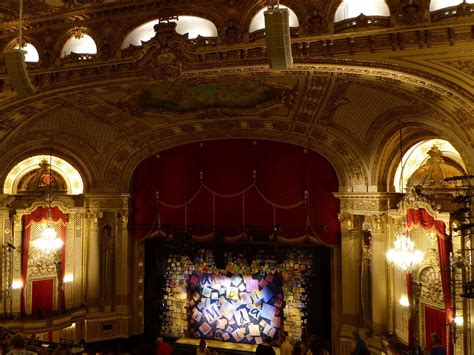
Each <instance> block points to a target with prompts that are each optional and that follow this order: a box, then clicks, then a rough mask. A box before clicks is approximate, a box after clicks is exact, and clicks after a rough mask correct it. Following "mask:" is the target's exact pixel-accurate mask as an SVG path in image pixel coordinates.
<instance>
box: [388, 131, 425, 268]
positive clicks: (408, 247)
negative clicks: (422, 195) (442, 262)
mask: <svg viewBox="0 0 474 355" xmlns="http://www.w3.org/2000/svg"><path fill="white" fill-rule="evenodd" d="M400 164H401V174H402V178H401V180H402V191H403V189H404V188H405V185H404V183H403V150H402V125H401V123H400ZM401 220H402V232H401V233H400V234H399V235H397V236H396V237H395V240H394V241H393V248H391V249H389V250H388V251H387V254H386V256H387V261H388V262H389V263H390V264H392V265H393V266H395V267H396V268H397V269H400V270H403V271H406V272H410V271H411V270H412V269H413V268H414V267H416V266H417V265H418V264H420V263H421V262H422V261H423V256H424V255H423V252H422V251H420V250H418V249H416V248H415V243H414V242H413V240H412V239H411V238H410V235H409V234H408V233H406V234H405V233H403V231H404V230H405V197H403V198H402V218H401Z"/></svg>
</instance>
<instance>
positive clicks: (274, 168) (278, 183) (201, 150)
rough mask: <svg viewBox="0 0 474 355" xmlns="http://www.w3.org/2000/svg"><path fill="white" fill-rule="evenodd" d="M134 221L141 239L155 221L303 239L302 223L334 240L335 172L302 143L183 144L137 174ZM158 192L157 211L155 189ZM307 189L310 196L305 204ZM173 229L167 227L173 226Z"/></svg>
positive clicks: (148, 162)
mask: <svg viewBox="0 0 474 355" xmlns="http://www.w3.org/2000/svg"><path fill="white" fill-rule="evenodd" d="M133 186H134V187H133V190H134V199H133V211H134V212H133V221H134V226H135V236H136V237H137V238H138V239H141V238H143V237H145V236H146V235H147V234H148V233H150V231H151V229H152V227H153V223H154V221H155V217H156V216H157V215H159V221H155V222H158V224H160V225H161V226H162V227H163V226H165V225H169V226H174V227H175V228H179V227H180V226H182V227H184V226H185V225H186V226H188V227H193V234H196V233H195V230H198V231H200V233H201V234H206V233H208V232H210V231H212V229H213V226H217V227H218V228H219V230H220V231H222V232H224V233H225V234H226V235H236V234H239V233H240V232H242V231H243V230H244V229H248V230H249V231H252V230H254V231H259V232H261V233H265V234H267V235H269V234H272V233H273V227H274V226H275V225H280V226H282V231H281V236H282V237H286V238H295V237H301V236H302V235H304V234H305V233H306V232H307V228H306V225H307V224H311V225H313V226H321V225H326V226H327V228H326V229H323V228H315V232H316V234H317V236H318V237H319V238H321V239H322V240H324V241H325V242H326V243H328V244H331V245H337V244H338V243H339V240H340V224H339V221H338V219H337V213H338V211H339V201H338V200H337V199H336V198H335V197H334V196H333V193H334V192H336V191H337V190H338V186H339V183H338V179H337V175H336V173H335V171H334V169H333V167H332V166H331V164H330V163H329V162H328V161H327V160H326V159H325V158H323V157H322V156H320V155H318V154H317V153H315V152H311V151H305V150H304V149H303V148H302V147H298V146H294V145H289V144H284V143H277V142H269V141H257V142H255V141H251V140H237V139H236V140H219V141H210V142H204V143H202V144H199V143H196V144H188V145H185V146H180V147H176V148H173V149H170V150H167V151H163V152H160V154H159V155H155V156H153V157H151V158H149V159H147V160H145V161H144V162H143V163H142V164H140V165H139V167H138V168H137V169H136V171H135V176H134V182H133ZM157 191H158V192H159V198H160V204H159V213H157V204H156V200H155V193H156V192H157ZM305 191H308V193H309V199H308V200H307V202H308V204H307V205H306V206H305V205H304V203H303V202H304V198H305ZM171 232H172V231H171Z"/></svg>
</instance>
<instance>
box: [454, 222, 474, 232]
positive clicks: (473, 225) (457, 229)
mask: <svg viewBox="0 0 474 355" xmlns="http://www.w3.org/2000/svg"><path fill="white" fill-rule="evenodd" d="M471 228H474V223H462V224H461V225H460V226H458V227H455V228H453V231H455V232H462V231H465V230H468V229H471Z"/></svg>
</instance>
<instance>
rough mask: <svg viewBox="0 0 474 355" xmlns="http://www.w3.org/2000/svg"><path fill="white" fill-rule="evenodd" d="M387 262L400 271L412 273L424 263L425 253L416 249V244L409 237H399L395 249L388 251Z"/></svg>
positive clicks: (394, 245)
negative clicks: (417, 266) (412, 270)
mask: <svg viewBox="0 0 474 355" xmlns="http://www.w3.org/2000/svg"><path fill="white" fill-rule="evenodd" d="M387 260H388V262H389V263H391V264H393V265H394V266H395V267H397V268H398V269H401V270H404V271H410V270H411V269H412V268H413V267H414V266H416V265H418V264H420V263H421V262H422V261H423V252H421V251H420V250H417V249H416V248H415V243H414V242H413V240H411V238H410V237H409V236H408V235H405V234H400V235H397V237H396V238H395V240H394V242H393V248H392V249H389V251H387Z"/></svg>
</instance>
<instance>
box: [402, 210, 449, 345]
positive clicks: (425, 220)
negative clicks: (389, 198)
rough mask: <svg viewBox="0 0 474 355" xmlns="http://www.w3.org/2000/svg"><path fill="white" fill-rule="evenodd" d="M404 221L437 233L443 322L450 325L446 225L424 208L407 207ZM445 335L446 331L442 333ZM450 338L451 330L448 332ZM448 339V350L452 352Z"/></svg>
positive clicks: (411, 225)
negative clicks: (443, 309)
mask: <svg viewBox="0 0 474 355" xmlns="http://www.w3.org/2000/svg"><path fill="white" fill-rule="evenodd" d="M406 223H407V226H408V228H413V227H416V226H419V227H421V228H423V229H426V230H432V231H433V232H435V233H436V235H437V241H438V256H439V266H440V272H441V287H442V289H443V299H444V308H445V313H444V315H445V324H449V325H450V326H451V323H452V320H453V314H452V297H451V274H450V272H449V255H450V254H451V251H452V242H451V238H450V237H449V236H448V235H447V234H446V226H445V224H444V222H443V221H438V220H435V219H434V217H433V216H432V215H431V214H429V213H428V211H427V210H425V209H424V208H419V209H408V210H407V213H406ZM444 334H445V335H446V332H445V333H444ZM449 338H451V332H449ZM450 344H451V341H449V344H448V345H449V346H448V351H449V353H450V354H451V353H452V352H453V349H452V347H451V346H450Z"/></svg>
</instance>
